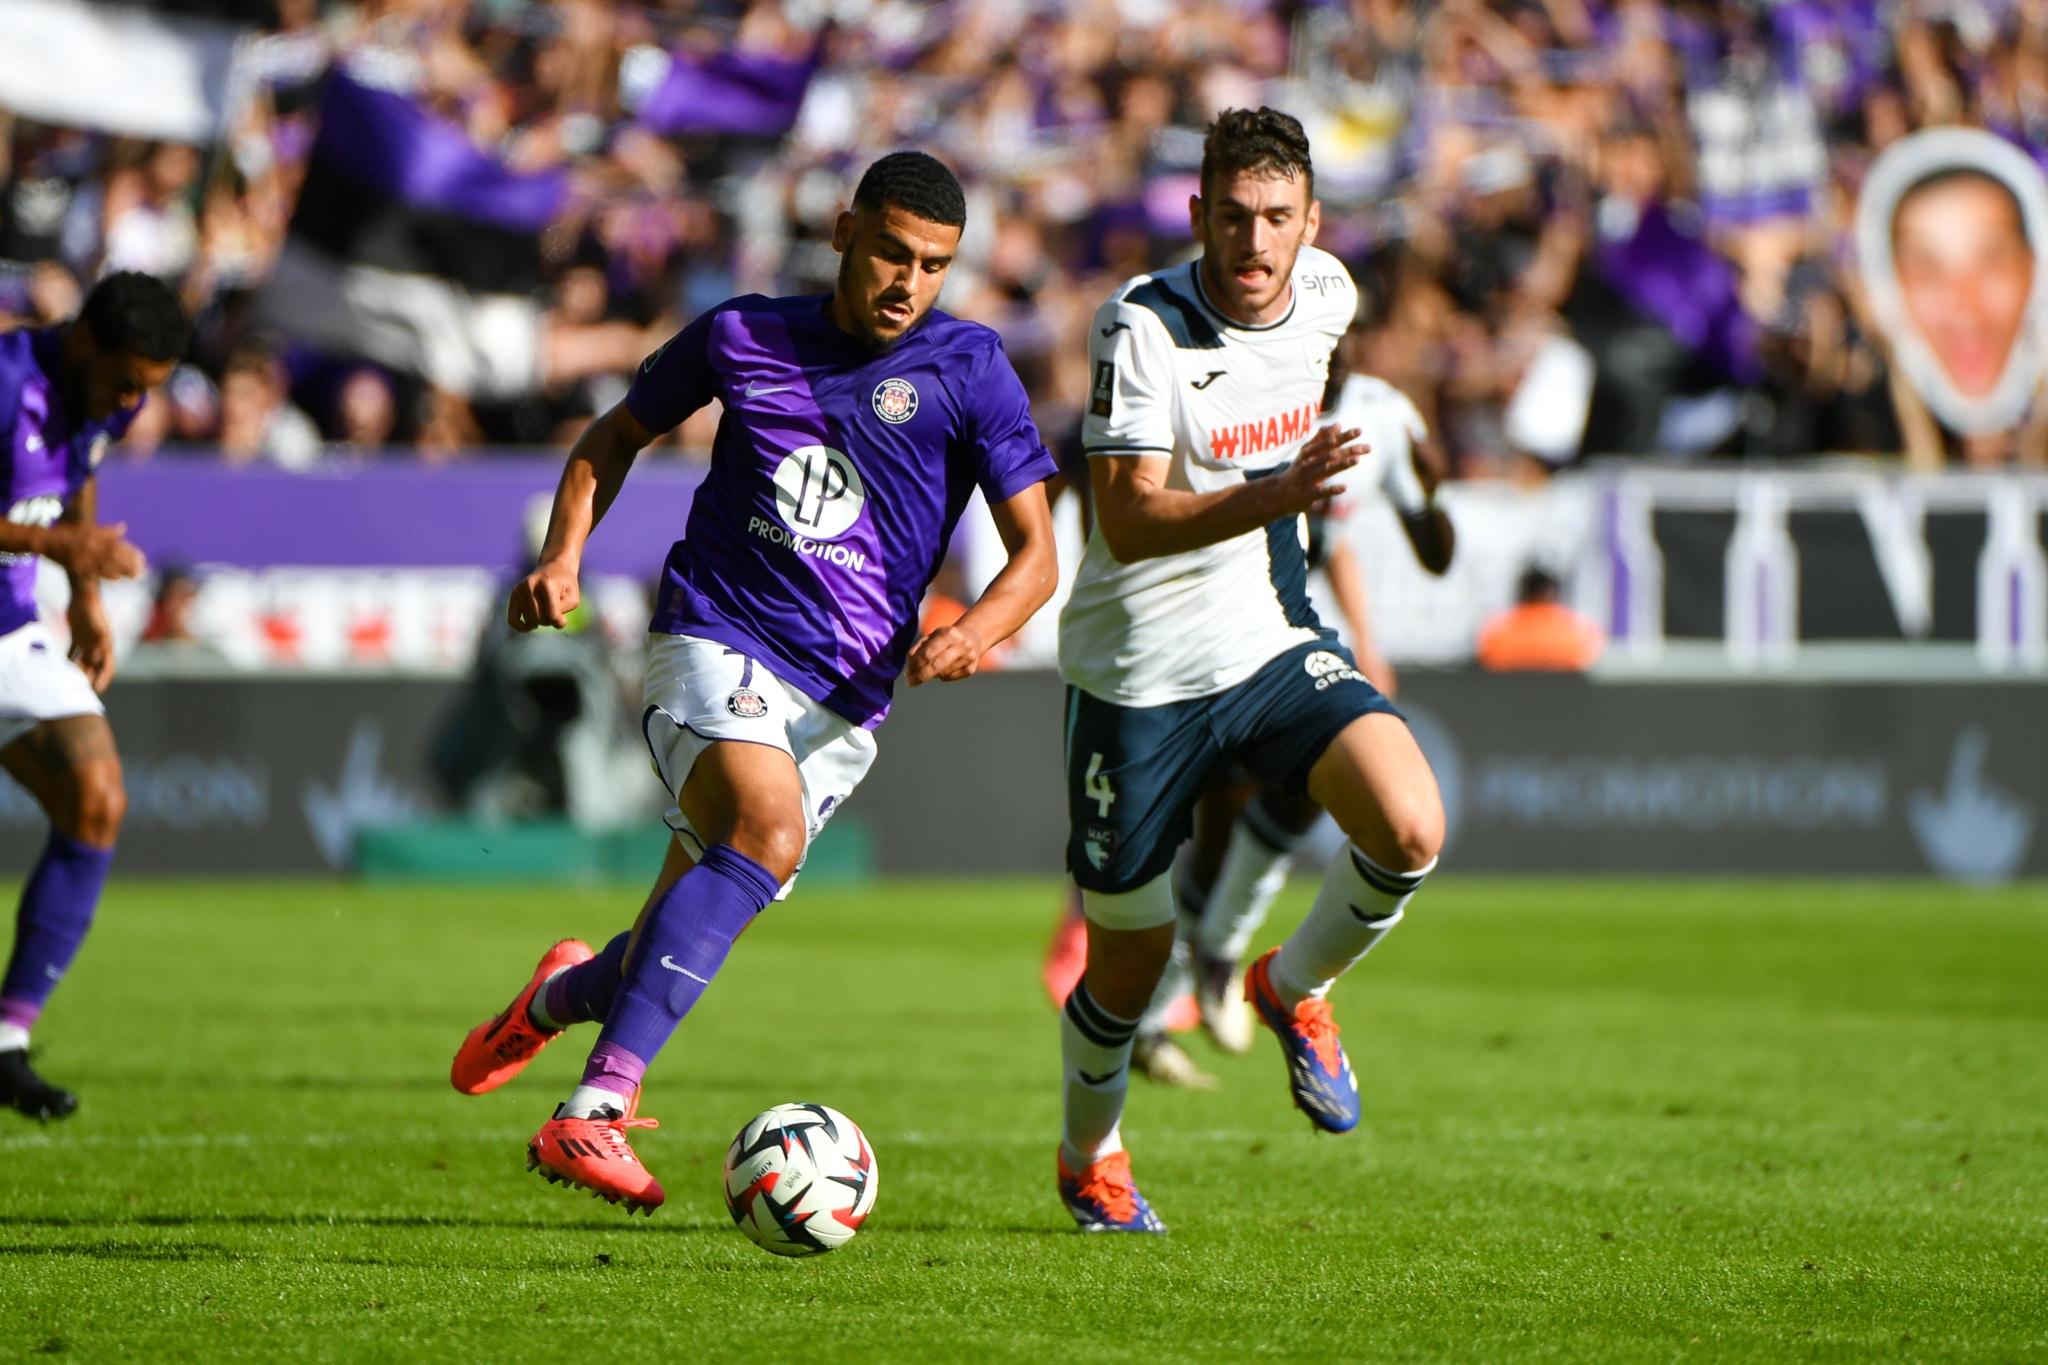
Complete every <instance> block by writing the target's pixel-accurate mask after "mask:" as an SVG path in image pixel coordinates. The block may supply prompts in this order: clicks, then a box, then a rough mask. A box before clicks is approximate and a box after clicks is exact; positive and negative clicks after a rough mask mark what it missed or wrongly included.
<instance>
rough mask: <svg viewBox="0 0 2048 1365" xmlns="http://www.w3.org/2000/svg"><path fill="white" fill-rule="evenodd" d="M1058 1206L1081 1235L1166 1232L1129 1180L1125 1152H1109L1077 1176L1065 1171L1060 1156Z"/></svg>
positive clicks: (1129, 1167)
mask: <svg viewBox="0 0 2048 1365" xmlns="http://www.w3.org/2000/svg"><path fill="white" fill-rule="evenodd" d="M1060 1202H1061V1203H1062V1204H1065V1205H1066V1206H1067V1212H1068V1213H1071V1214H1073V1215H1074V1221H1075V1222H1076V1223H1079V1224H1080V1225H1081V1231H1083V1232H1164V1231H1166V1224H1164V1223H1162V1222H1160V1221H1159V1215H1158V1214H1156V1213H1154V1212H1152V1206H1151V1205H1150V1204H1148V1203H1146V1202H1145V1196H1144V1195H1142V1194H1139V1193H1138V1186H1137V1182H1135V1181H1133V1180H1132V1179H1131V1157H1130V1154H1129V1153H1128V1152H1111V1153H1110V1154H1109V1155H1108V1156H1106V1157H1103V1158H1101V1159H1100V1160H1098V1161H1095V1162H1092V1163H1090V1164H1089V1165H1087V1166H1084V1167H1082V1169H1081V1172H1080V1174H1078V1175H1077V1174H1075V1173H1074V1172H1073V1171H1071V1170H1069V1169H1068V1168H1067V1158H1066V1154H1065V1153H1064V1152H1063V1153H1061V1154H1060Z"/></svg>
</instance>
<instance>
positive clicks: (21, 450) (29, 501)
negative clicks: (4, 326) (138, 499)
mask: <svg viewBox="0 0 2048 1365" xmlns="http://www.w3.org/2000/svg"><path fill="white" fill-rule="evenodd" d="M60 335H61V329H59V328H55V327H51V328H47V329H45V330H42V331H21V332H6V333H0V459H4V460H5V461H6V468H5V471H4V474H5V479H6V492H7V519H8V520H9V521H11V522H13V523H15V524H16V525H17V526H48V525H50V524H51V523H52V522H54V521H56V520H57V518H58V517H59V516H60V515H62V514H63V511H64V504H65V503H67V502H69V501H70V500H71V498H72V496H73V495H74V494H76V493H77V492H78V490H79V488H80V487H81V486H83V485H84V483H85V481H86V479H87V478H89V477H91V475H92V472H93V470H94V469H96V468H98V467H99V462H100V458H101V457H102V456H104V455H105V454H106V453H107V447H108V446H110V445H112V444H113V443H114V442H115V441H118V440H120V439H121V437H122V435H123V434H124V433H126V432H127V430H128V424H129V423H131V422H133V421H134V420H135V414H136V413H137V412H139V411H141V405H140V404H137V405H136V406H135V407H133V408H124V409H122V410H121V411H119V412H117V413H115V414H114V415H113V416H112V417H109V418H107V419H105V420H104V421H99V422H87V421H83V420H74V418H73V417H72V415H71V414H70V413H68V412H66V411H65V409H64V397H63V394H62V393H61V392H60V391H59V386H58V383H57V377H58V375H59V373H60V372H61V366H60V364H59V362H58V358H57V346H58V340H59V337H60ZM36 559H37V556H35V555H31V554H7V553H0V571H4V572H5V574H6V584H5V587H4V589H0V634H5V633H7V632H8V631H12V630H16V629H19V628H20V627H22V626H25V625H27V624H28V623H29V622H30V621H33V620H35V619H36Z"/></svg>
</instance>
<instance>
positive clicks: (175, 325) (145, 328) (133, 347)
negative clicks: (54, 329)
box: [78, 270, 192, 361]
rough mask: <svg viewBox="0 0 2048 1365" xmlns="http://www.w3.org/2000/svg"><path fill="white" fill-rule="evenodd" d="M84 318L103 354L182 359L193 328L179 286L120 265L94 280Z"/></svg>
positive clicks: (79, 316) (79, 315) (87, 298)
mask: <svg viewBox="0 0 2048 1365" xmlns="http://www.w3.org/2000/svg"><path fill="white" fill-rule="evenodd" d="M78 320H79V321H80V322H83V323H84V324H85V326H86V330H87V331H89V332H91V333H92V339H93V344H94V345H95V346H97V347H99V349H100V351H101V352H102V353H103V354H106V355H139V356H141V357H142V358H143V359H145V360H159V361H161V360H177V359H179V358H180V357H182V356H183V355H184V354H185V342H186V340H187V339H188V338H189V337H190V336H191V332H192V326H191V324H190V323H189V322H188V321H186V318H185V308H184V305H182V304H180V303H179V302H178V295H177V291H176V290H174V289H172V288H171V286H169V285H168V284H165V283H164V282H163V281H162V280H160V279H158V278H157V277H156V276H154V275H145V274H143V273H142V272H141V271H139V270H122V271H117V272H116V273H114V274H112V275H109V276H107V277H106V278H105V279H103V280H101V281H100V282H99V283H98V284H96V285H94V286H93V287H92V292H91V293H90V294H87V295H86V296H85V307H83V308H82V309H80V310H79V313H78Z"/></svg>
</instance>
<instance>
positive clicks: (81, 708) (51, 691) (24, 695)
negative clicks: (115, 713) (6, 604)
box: [0, 621, 107, 749]
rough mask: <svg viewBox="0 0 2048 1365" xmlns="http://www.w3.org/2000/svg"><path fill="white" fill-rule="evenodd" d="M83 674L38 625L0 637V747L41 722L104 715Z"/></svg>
mask: <svg viewBox="0 0 2048 1365" xmlns="http://www.w3.org/2000/svg"><path fill="white" fill-rule="evenodd" d="M105 714H107V708H106V707H105V706H104V705H103V704H102V703H101V702H100V694H99V693H97V692H95V691H93V690H92V683H91V682H90V681H89V680H88V679H87V678H86V676H85V670H83V669H81V668H80V667H79V666H78V665H77V664H75V663H73V662H71V660H70V659H68V658H66V657H65V654H64V651H63V650H62V649H61V648H59V647H58V645H57V642H56V641H55V640H54V639H52V638H51V637H50V629H49V627H48V626H45V625H44V624H43V623H42V622H41V621H31V622H29V623H28V624H27V625H25V626H18V627H16V628H15V629H13V630H11V631H9V632H8V633H7V634H5V635H0V749H4V748H6V747H7V746H8V745H10V744H12V743H14V741H15V740H17V739H20V738H21V737H22V736H23V735H25V734H27V733H28V732H29V731H31V730H33V729H35V728H36V727H37V726H38V725H41V724H42V723H43V722H44V721H46V720H57V719H60V718H61V717H64V716H104V715H105Z"/></svg>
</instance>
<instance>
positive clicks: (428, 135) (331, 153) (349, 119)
mask: <svg viewBox="0 0 2048 1365" xmlns="http://www.w3.org/2000/svg"><path fill="white" fill-rule="evenodd" d="M313 159H314V160H315V161H322V162H325V163H327V164H328V165H330V166H332V167H334V168H335V169H337V170H339V171H342V172H343V173H345V174H346V175H347V176H348V177H349V178H350V179H352V180H354V181H356V182H357V183H359V184H360V185H362V186H363V187H364V188H366V189H371V190H378V191H381V192H383V193H384V194H387V195H390V196H391V197H392V198H394V199H398V200H402V201H404V202H405V203H406V204H408V205H410V206H411V207H413V208H415V209H427V210H430V211H436V212H441V213H448V214H453V215H454V216H456V217H458V218H464V219H467V220H468V221H470V222H473V223H485V224H488V225H490V226H492V227H500V228H505V229H508V230H510V231H513V232H539V231H540V230H541V229H542V228H544V227H546V226H547V225H548V223H549V222H550V221H552V220H553V218H554V216H555V214H556V212H557V211H558V210H559V209H560V208H561V205H562V197H563V194H564V193H565V191H566V189H567V186H568V181H567V179H566V178H565V177H564V176H563V175H562V174H561V172H559V171H541V172H524V171H514V170H508V169H507V168H506V167H505V166H504V165H503V164H501V163H500V162H499V161H498V160H496V159H495V158H494V157H492V156H490V155H489V154H487V153H485V152H484V151H482V150H480V149H479V148H478V147H477V146H476V144H475V143H473V142H471V141H470V140H469V135H468V134H467V133H465V132H463V131H462V129H460V128H458V127H456V126H455V125H454V124H452V123H448V122H445V121H443V120H441V119H438V118H436V117H434V116H433V115H432V114H430V113H428V112H427V111H426V110H424V109H422V108H420V107H419V106H418V105H415V104H414V103H413V102H412V101H411V100H408V99H406V98H405V97H404V96H402V95H394V94H391V93H389V92H388V91H383V90H373V89H371V88H370V87H369V86H367V85H361V84H358V83H357V82H355V81H353V80H350V79H349V78H348V77H347V76H345V75H343V74H341V73H340V72H339V71H337V72H335V73H334V74H333V75H332V76H331V77H330V78H329V79H328V84H327V90H326V92H325V94H324V95H323V97H322V98H321V101H320V137H319V140H318V141H316V142H315V143H314V144H313Z"/></svg>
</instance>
